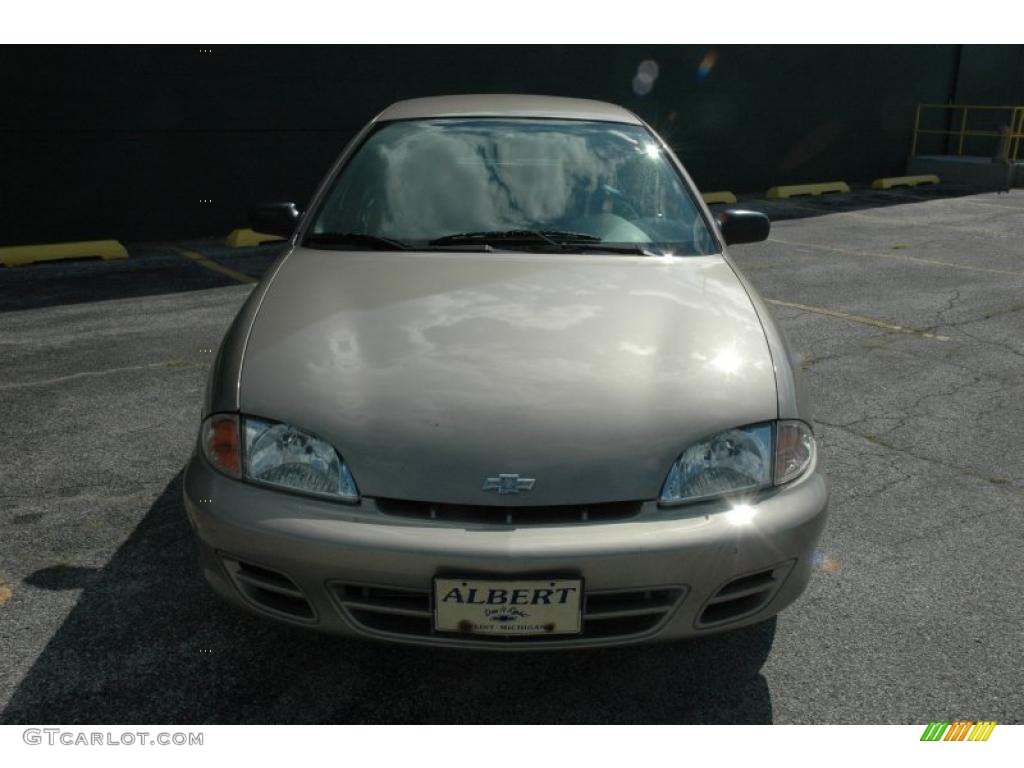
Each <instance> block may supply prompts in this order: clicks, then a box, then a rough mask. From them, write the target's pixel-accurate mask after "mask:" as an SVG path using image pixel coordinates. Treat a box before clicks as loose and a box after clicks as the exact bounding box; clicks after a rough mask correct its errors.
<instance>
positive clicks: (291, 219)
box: [249, 203, 301, 238]
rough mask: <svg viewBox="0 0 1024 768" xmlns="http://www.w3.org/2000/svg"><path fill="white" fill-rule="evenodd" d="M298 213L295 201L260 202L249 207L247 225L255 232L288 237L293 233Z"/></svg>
mask: <svg viewBox="0 0 1024 768" xmlns="http://www.w3.org/2000/svg"><path fill="white" fill-rule="evenodd" d="M300 215H301V214H300V213H299V209H298V208H296V207H295V203H261V204H260V205H256V206H253V207H252V208H250V209H249V226H250V227H252V228H253V229H254V230H255V231H257V232H262V233H264V234H267V235H280V236H281V237H284V238H288V237H291V236H292V235H294V234H295V227H296V226H298V223H299V216H300Z"/></svg>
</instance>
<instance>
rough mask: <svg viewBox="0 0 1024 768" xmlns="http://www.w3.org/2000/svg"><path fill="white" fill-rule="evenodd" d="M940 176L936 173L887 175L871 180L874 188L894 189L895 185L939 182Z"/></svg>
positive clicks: (903, 185)
mask: <svg viewBox="0 0 1024 768" xmlns="http://www.w3.org/2000/svg"><path fill="white" fill-rule="evenodd" d="M938 183H939V177H938V176H936V175H935V174H934V173H929V174H925V175H924V176H887V177H884V178H881V179H875V180H874V181H873V182H871V188H872V189H892V188H893V187H916V186H917V185H918V184H938Z"/></svg>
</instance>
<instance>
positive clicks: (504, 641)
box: [330, 583, 685, 645]
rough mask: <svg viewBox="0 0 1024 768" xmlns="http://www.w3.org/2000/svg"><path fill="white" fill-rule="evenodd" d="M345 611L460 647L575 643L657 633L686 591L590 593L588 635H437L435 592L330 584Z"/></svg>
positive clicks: (368, 627)
mask: <svg viewBox="0 0 1024 768" xmlns="http://www.w3.org/2000/svg"><path fill="white" fill-rule="evenodd" d="M330 588H331V592H332V593H333V595H334V596H335V598H336V600H337V601H338V604H339V606H340V607H341V611H342V613H343V614H345V616H346V617H347V618H348V620H349V621H351V622H352V623H353V624H355V625H356V626H357V627H359V628H360V629H362V630H363V631H365V632H368V633H370V634H377V635H392V636H402V637H416V638H433V639H434V640H435V641H441V642H445V641H447V642H452V643H458V642H460V641H463V640H467V639H468V640H473V641H483V642H487V643H493V644H495V645H519V644H527V645H528V644H530V643H536V642H538V641H542V642H544V643H558V642H573V641H579V640H581V639H583V640H600V639H612V638H628V637H632V636H643V635H647V634H651V633H653V632H656V631H657V630H658V629H659V628H660V627H661V626H662V625H663V624H664V623H665V622H666V621H668V618H669V616H670V615H671V614H672V612H673V611H674V610H675V608H676V606H677V605H678V604H679V602H680V600H681V599H682V598H683V594H684V592H685V590H684V589H683V588H682V587H658V588H653V589H643V590H616V591H610V592H607V591H606V592H586V593H585V594H584V596H583V616H582V619H583V624H582V632H581V633H580V634H577V635H554V636H546V635H531V636H508V637H501V636H490V635H477V634H474V635H460V634H453V633H447V632H435V631H434V619H433V612H432V607H431V596H430V590H429V589H405V588H396V587H384V586H373V585H364V584H341V583H334V584H331V585H330Z"/></svg>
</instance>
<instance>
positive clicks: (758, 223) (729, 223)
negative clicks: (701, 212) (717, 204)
mask: <svg viewBox="0 0 1024 768" xmlns="http://www.w3.org/2000/svg"><path fill="white" fill-rule="evenodd" d="M715 219H716V220H717V221H718V227H719V229H721V230H722V237H724V238H725V244H726V245H739V244H740V243H759V242H761V241H762V240H767V239H768V233H769V232H770V231H771V229H772V223H771V220H770V219H769V218H768V217H767V216H765V215H764V214H763V213H758V212H757V211H741V210H739V209H737V208H730V209H728V210H725V211H722V212H721V213H719V214H718V215H717V216H716V217H715Z"/></svg>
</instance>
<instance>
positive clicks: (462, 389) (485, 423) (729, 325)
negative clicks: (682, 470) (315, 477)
mask: <svg viewBox="0 0 1024 768" xmlns="http://www.w3.org/2000/svg"><path fill="white" fill-rule="evenodd" d="M239 406H240V408H241V410H242V412H244V413H248V414H252V415H256V416H261V417H266V418H269V419H275V420H280V421H285V422H289V423H291V424H293V425H295V426H297V427H300V428H303V429H306V430H308V431H310V432H312V433H314V434H317V435H319V436H321V437H323V438H325V439H327V440H329V441H330V442H331V443H333V445H334V446H335V447H336V448H337V449H338V451H339V452H340V453H341V454H342V456H343V457H344V459H345V460H346V462H347V463H348V465H349V467H350V468H351V470H352V473H353V476H354V477H355V480H356V483H357V484H358V486H359V489H360V491H361V493H362V494H363V495H364V496H370V497H387V498H393V499H410V500H419V501H436V502H446V503H457V504H508V505H549V504H551V505H553V504H588V503H598V502H602V501H630V500H640V499H653V498H656V497H657V496H658V495H659V493H660V490H661V486H662V483H663V481H664V479H665V476H666V474H667V472H668V470H669V467H670V465H671V463H672V462H673V461H674V460H675V459H676V458H677V457H678V455H679V454H680V453H681V452H682V451H683V450H684V449H685V448H686V447H687V446H688V444H690V443H691V442H693V441H694V440H697V439H699V438H701V437H703V436H705V435H708V434H711V433H714V432H716V431H719V430H721V429H725V428H728V427H733V426H737V425H742V424H749V423H753V422H757V421H764V420H768V419H774V418H776V414H777V407H778V406H777V400H776V389H775V375H774V371H773V368H772V360H771V356H770V353H769V350H768V346H767V343H766V341H765V335H764V331H763V330H762V327H761V324H760V321H759V319H758V316H757V314H756V312H755V311H754V308H753V306H752V304H751V301H750V298H749V297H748V295H747V293H746V291H745V290H744V288H743V287H742V285H741V284H740V282H739V280H738V279H737V277H736V275H735V274H734V273H733V271H732V268H731V267H730V266H729V264H728V263H726V261H725V259H724V258H723V257H721V256H701V257H684V258H660V257H620V256H605V255H541V254H523V253H505V252H495V253H487V254H482V253H465V252H427V253H410V252H372V253H362V252H353V251H330V250H313V249H297V250H296V251H295V252H293V253H292V254H291V255H289V256H288V257H287V259H286V260H285V261H284V263H283V264H282V266H281V268H280V269H279V271H278V272H277V274H276V275H275V277H274V281H273V283H272V285H271V286H270V289H269V290H268V291H267V293H266V295H265V297H264V298H263V301H262V304H261V305H260V307H259V310H258V312H257V314H256V318H255V321H254V323H253V326H252V328H251V332H250V335H249V339H248V342H247V345H246V348H245V354H244V361H243V365H242V371H241V376H240V387H239ZM501 473H507V474H518V475H520V476H521V477H523V478H532V479H534V480H535V483H534V486H533V489H532V490H531V491H529V492H528V493H526V492H524V493H520V494H505V495H499V494H497V493H496V492H494V491H484V490H483V485H484V482H485V480H486V479H487V478H490V477H496V476H497V475H499V474H501Z"/></svg>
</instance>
